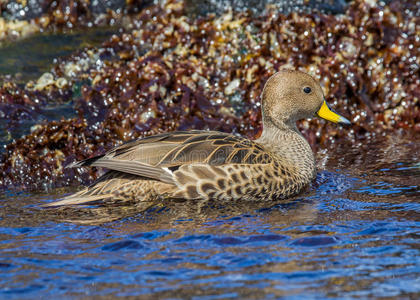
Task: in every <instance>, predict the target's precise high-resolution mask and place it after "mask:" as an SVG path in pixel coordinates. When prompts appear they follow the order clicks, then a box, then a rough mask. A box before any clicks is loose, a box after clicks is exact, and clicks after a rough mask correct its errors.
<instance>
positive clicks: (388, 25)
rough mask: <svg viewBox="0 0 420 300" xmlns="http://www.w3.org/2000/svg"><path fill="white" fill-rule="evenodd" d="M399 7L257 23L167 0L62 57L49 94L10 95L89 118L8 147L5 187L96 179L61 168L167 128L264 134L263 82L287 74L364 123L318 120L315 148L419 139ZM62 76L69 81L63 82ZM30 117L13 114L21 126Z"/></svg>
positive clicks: (408, 41)
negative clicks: (315, 84) (301, 75)
mask: <svg viewBox="0 0 420 300" xmlns="http://www.w3.org/2000/svg"><path fill="white" fill-rule="evenodd" d="M396 2H398V1H391V2H390V3H389V5H385V6H381V5H379V4H375V3H373V4H372V2H370V1H366V2H364V1H354V2H352V3H351V4H350V6H349V7H348V9H347V11H346V13H345V14H344V15H336V16H334V15H325V14H321V13H316V12H313V13H312V14H297V13H291V14H289V15H287V16H286V15H282V14H279V13H278V12H276V11H275V10H273V9H268V10H267V12H266V14H265V15H262V16H258V17H253V16H251V15H250V14H247V13H232V12H227V13H225V14H222V15H220V16H216V15H208V16H205V17H203V16H200V17H198V18H192V17H189V16H188V15H186V13H185V7H184V4H183V3H182V2H178V1H168V2H167V3H166V4H165V5H164V6H159V5H156V6H151V7H149V8H147V9H145V10H143V11H142V12H140V13H139V14H138V15H135V16H132V17H127V18H126V20H125V21H126V24H125V25H126V26H125V27H126V28H127V29H126V30H125V31H123V32H122V33H120V34H116V35H114V36H112V37H111V38H110V39H109V40H108V41H106V42H105V43H104V44H103V45H102V46H101V47H98V48H89V49H85V50H81V51H79V52H77V53H75V54H73V55H72V56H70V57H68V58H64V59H60V60H59V61H58V62H57V64H56V65H55V67H54V69H53V70H52V73H51V75H52V78H51V76H49V75H48V76H49V77H48V76H47V77H48V78H49V79H51V80H52V81H51V82H50V83H49V84H47V85H45V86H44V87H43V88H38V89H35V88H34V87H33V86H27V87H26V88H25V89H19V88H18V87H17V86H13V83H7V84H8V86H7V87H6V88H5V86H3V87H2V88H1V89H0V101H1V103H7V105H8V107H13V105H14V104H16V107H21V109H22V110H25V109H29V108H31V107H34V104H33V103H31V101H30V100H31V99H32V95H33V94H34V93H35V94H36V95H38V96H37V97H38V98H37V99H44V100H42V101H38V102H39V103H37V104H36V105H35V107H42V106H43V105H45V103H46V102H48V101H50V99H51V96H52V95H53V94H54V93H60V92H61V93H62V95H64V96H63V98H62V100H61V101H70V100H73V101H74V103H75V108H76V109H77V111H78V114H79V117H80V119H70V120H64V119H63V120H60V121H54V122H50V123H43V124H40V125H38V126H37V128H36V129H35V130H34V131H33V132H31V133H30V134H29V135H27V136H25V137H23V138H21V139H18V140H16V141H14V142H12V143H10V144H9V145H7V147H6V150H5V152H4V153H3V155H2V156H1V158H0V168H1V169H2V171H3V172H2V174H3V175H2V177H0V185H2V186H3V187H11V186H18V187H19V188H30V189H34V188H35V189H36V188H39V187H40V185H47V186H62V185H69V184H75V183H76V182H78V181H79V182H81V181H83V182H86V181H90V180H92V179H93V178H95V177H96V175H97V174H96V172H95V171H92V170H89V171H88V170H81V169H76V170H71V169H63V165H66V164H67V163H70V162H71V161H74V160H76V159H77V160H79V159H83V158H86V157H89V156H92V155H94V154H99V153H101V152H103V151H104V150H105V149H109V148H110V147H112V146H113V145H115V144H117V143H121V142H123V141H127V140H130V139H133V138H138V137H142V136H147V135H151V134H155V133H158V132H163V131H171V130H176V129H194V128H196V129H207V128H208V129H215V130H222V131H227V132H234V133H239V134H243V135H245V136H248V137H255V136H257V135H258V134H259V132H260V130H261V114H260V111H259V101H260V99H259V95H260V93H261V90H262V87H263V84H264V82H265V81H266V80H267V79H268V77H269V76H270V75H272V74H273V73H274V72H276V70H279V69H280V68H284V67H291V68H297V69H301V70H303V71H306V72H308V73H310V74H311V75H313V76H315V77H316V78H317V79H318V80H319V81H320V82H321V84H322V85H323V88H324V91H325V93H326V96H327V101H328V102H330V103H331V105H332V106H333V107H334V108H335V109H337V110H338V111H340V113H341V114H343V115H345V116H346V117H349V118H350V119H351V120H352V122H353V123H354V126H353V127H352V128H350V129H343V128H339V127H336V126H331V125H328V124H326V123H324V122H323V121H319V120H318V119H313V120H310V121H302V122H300V123H299V128H300V129H301V131H302V132H303V134H304V135H305V136H306V138H307V139H308V140H309V142H310V143H311V145H312V146H313V147H314V148H315V149H316V148H317V147H318V146H319V145H322V147H328V146H329V145H331V144H334V143H336V142H337V140H338V139H339V140H340V143H341V142H346V143H350V145H353V146H354V145H356V144H357V143H359V142H360V141H363V140H370V139H373V138H375V136H376V135H382V134H383V133H385V132H395V131H407V130H409V131H412V132H413V134H415V133H418V132H419V131H420V126H419V124H420V112H419V105H418V102H419V96H420V92H419V89H418V86H419V83H420V79H419V65H420V53H419V52H420V51H419V49H420V39H419V36H420V22H419V19H418V17H416V16H415V14H413V13H412V14H410V12H409V9H410V4H404V5H406V6H403V5H402V4H398V3H397V4H396ZM48 78H47V79H48ZM60 78H62V79H60ZM58 79H60V80H66V84H65V85H64V84H63V85H62V86H60V85H57V84H54V82H56V81H57V80H58ZM5 85H6V84H5ZM34 85H35V86H36V83H34ZM74 86H78V87H80V92H76V91H75V89H74V88H72V87H74ZM10 93H14V96H13V97H11V96H10V95H9V94H10ZM6 98H7V99H8V100H4V99H6ZM25 99H26V100H25ZM25 101H26V102H25ZM28 101H29V102H28ZM0 111H3V113H4V110H1V109H0ZM21 116H22V114H19V113H15V114H5V117H6V118H8V119H10V121H11V123H13V122H17V123H18V122H19V120H20V119H21ZM74 179H78V181H77V180H76V181H73V180H74ZM71 182H72V183H71Z"/></svg>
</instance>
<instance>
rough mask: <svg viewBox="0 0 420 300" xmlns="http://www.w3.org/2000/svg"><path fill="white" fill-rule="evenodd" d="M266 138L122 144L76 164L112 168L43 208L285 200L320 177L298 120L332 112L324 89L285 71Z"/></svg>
mask: <svg viewBox="0 0 420 300" xmlns="http://www.w3.org/2000/svg"><path fill="white" fill-rule="evenodd" d="M262 109H263V111H262V114H263V133H262V135H261V137H260V138H259V139H257V140H255V141H251V140H249V139H246V138H243V137H239V136H234V135H231V134H228V133H222V132H215V131H181V132H171V133H164V134H159V135H155V136H151V137H147V138H143V139H140V140H136V141H132V142H129V143H126V144H124V145H121V146H119V147H116V148H114V149H112V150H110V151H109V152H107V153H106V154H104V155H101V156H98V157H94V158H89V159H86V160H83V161H80V162H76V163H73V164H72V165H71V167H84V166H96V167H104V168H107V169H109V170H110V171H108V173H106V174H105V175H104V176H102V177H101V178H99V179H98V180H97V181H96V182H95V183H93V184H92V185H91V186H89V187H87V188H85V189H83V190H81V191H80V192H78V193H76V194H74V195H70V196H68V197H65V198H63V199H62V200H60V201H57V202H54V203H50V204H47V205H45V206H58V205H70V204H82V203H88V202H93V201H104V202H106V201H112V202H114V201H119V200H120V201H158V200H159V199H186V200H190V199H191V200H192V199H194V200H206V199H215V200H223V201H232V200H236V199H245V200H250V201H257V200H273V199H279V198H287V197H289V196H291V195H294V194H297V193H299V192H300V191H301V190H302V189H303V188H304V187H305V186H307V185H308V184H309V183H310V182H311V180H312V179H313V178H314V176H315V173H316V169H315V160H314V156H313V154H312V151H311V148H310V146H309V144H308V142H307V141H306V140H305V139H304V138H303V136H302V135H301V134H300V132H299V131H298V130H297V128H296V121H297V120H299V119H302V118H309V117H312V116H314V115H315V114H316V113H317V112H318V115H320V116H321V117H324V118H326V119H328V120H331V121H333V122H341V123H349V122H348V121H347V120H346V119H344V118H342V117H340V116H338V115H337V114H335V113H333V112H331V111H330V110H329V109H328V107H327V106H326V104H325V101H324V95H323V93H322V90H321V87H320V86H319V84H318V83H317V82H316V81H315V80H314V79H313V78H312V77H311V76H309V75H307V74H305V73H302V72H300V71H292V70H283V71H280V72H278V73H276V74H275V75H273V76H272V77H271V78H270V79H269V80H268V81H267V83H266V85H265V87H264V90H263V94H262Z"/></svg>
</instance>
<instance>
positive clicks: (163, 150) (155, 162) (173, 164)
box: [71, 130, 273, 184]
mask: <svg viewBox="0 0 420 300" xmlns="http://www.w3.org/2000/svg"><path fill="white" fill-rule="evenodd" d="M272 159H273V157H271V156H270V155H267V154H266V153H265V151H264V149H263V147H262V146H261V145H260V144H258V143H255V142H253V141H251V140H249V139H246V138H242V137H239V136H235V135H232V134H228V133H222V132H216V131H198V130H194V131H178V132H170V133H163V134H158V135H155V136H151V137H146V138H143V139H139V140H136V141H132V142H128V143H126V144H123V145H121V146H118V147H115V148H114V149H111V150H110V151H108V152H107V153H106V154H104V155H101V156H98V157H94V158H88V159H86V160H83V161H80V162H76V163H74V164H72V165H71V166H72V167H80V166H97V167H105V168H108V169H111V170H116V171H119V172H123V173H128V174H133V175H138V176H143V177H146V178H150V179H155V180H159V181H163V182H165V183H171V184H173V183H174V179H173V177H172V172H173V171H176V170H177V169H178V168H179V167H180V166H182V165H188V164H194V163H206V164H208V165H212V166H217V165H224V164H229V163H230V164H239V163H241V164H260V163H270V162H271V161H272Z"/></svg>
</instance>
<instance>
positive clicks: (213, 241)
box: [0, 139, 420, 299]
mask: <svg viewBox="0 0 420 300" xmlns="http://www.w3.org/2000/svg"><path fill="white" fill-rule="evenodd" d="M387 142H388V141H387ZM386 145H387V146H389V147H385V146H386ZM419 145H420V144H419V143H418V139H417V140H416V139H402V140H400V141H398V142H395V140H394V144H392V145H390V144H389V143H388V144H384V143H383V141H382V142H381V143H376V144H368V145H366V147H367V148H369V150H366V149H364V148H363V147H362V148H355V149H353V150H352V151H348V149H347V152H342V150H341V149H340V147H338V148H337V149H336V151H329V152H326V151H323V152H320V153H319V154H318V160H319V162H320V168H321V170H320V172H319V174H318V176H317V179H316V182H315V183H314V184H313V186H312V188H311V189H310V190H309V191H308V192H306V193H305V194H303V195H301V196H299V197H296V198H294V199H291V200H289V201H283V202H278V203H258V204H249V203H238V204H235V205H231V206H228V205H224V206H223V205H218V204H217V203H209V204H205V205H203V204H200V203H191V202H184V203H171V202H168V203H159V204H156V205H154V206H152V207H137V208H136V207H121V206H119V207H118V206H116V207H107V208H104V207H86V208H60V209H41V208H40V207H39V204H42V203H45V202H48V201H52V200H53V199H56V198H58V197H60V195H62V194H65V193H69V192H71V191H72V189H71V188H66V189H57V190H53V191H49V192H48V193H32V194H25V193H18V194H16V193H12V192H7V191H5V192H3V194H1V195H0V205H1V210H0V218H1V219H0V237H1V238H0V240H1V242H0V249H1V250H0V298H8V299H25V298H30V299H32V298H46V297H48V296H50V297H51V296H53V295H54V297H56V296H57V295H63V296H65V297H67V298H69V297H72V298H73V297H74V298H84V297H87V296H89V297H98V298H99V297H103V298H106V297H116V296H121V297H123V296H124V297H129V296H141V297H143V298H145V299H146V298H149V297H155V298H163V299H164V298H167V299H177V298H179V299H181V298H182V299H185V298H186V299H229V298H236V297H240V298H266V299H273V298H281V297H286V298H288V299H301V298H303V297H305V298H307V299H325V298H331V299H334V298H335V299H345V298H373V297H375V298H376V297H398V298H401V299H415V298H418V296H419V295H420V276H419V275H420V201H419V200H420V188H419V178H420V164H419V159H418V158H419V157H420V156H419V150H420V148H419ZM395 153H399V155H395ZM355 160H356V161H358V162H356V163H355V162H354V161H355ZM142 209H144V210H145V211H143V212H139V211H140V210H142Z"/></svg>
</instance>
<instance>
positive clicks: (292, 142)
mask: <svg viewBox="0 0 420 300" xmlns="http://www.w3.org/2000/svg"><path fill="white" fill-rule="evenodd" d="M267 123H268V124H267ZM267 123H266V124H265V125H264V128H263V132H262V135H261V137H260V138H258V139H257V140H256V142H258V143H261V144H262V145H264V147H266V148H268V150H270V151H272V152H273V153H275V154H277V155H278V156H279V157H281V158H283V159H285V160H287V161H288V162H289V163H290V164H291V165H293V166H295V167H296V168H297V175H298V176H300V177H304V178H305V179H307V180H308V181H309V180H312V179H313V178H314V176H315V174H316V168H315V158H314V154H313V152H312V149H311V146H310V145H309V143H308V142H307V141H306V139H305V138H304V137H303V136H302V134H301V133H300V132H299V130H298V129H297V128H296V125H295V124H292V125H286V124H283V123H279V124H276V125H274V124H271V123H270V122H267Z"/></svg>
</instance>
